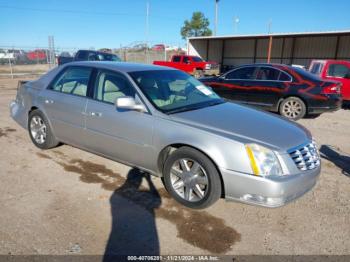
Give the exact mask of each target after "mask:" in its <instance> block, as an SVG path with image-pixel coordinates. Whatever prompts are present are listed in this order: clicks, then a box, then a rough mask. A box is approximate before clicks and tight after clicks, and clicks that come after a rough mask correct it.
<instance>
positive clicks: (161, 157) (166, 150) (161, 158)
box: [157, 143, 225, 197]
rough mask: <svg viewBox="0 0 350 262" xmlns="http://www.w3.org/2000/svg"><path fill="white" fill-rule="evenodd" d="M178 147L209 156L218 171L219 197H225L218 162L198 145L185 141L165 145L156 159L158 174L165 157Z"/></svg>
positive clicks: (162, 166) (161, 170)
mask: <svg viewBox="0 0 350 262" xmlns="http://www.w3.org/2000/svg"><path fill="white" fill-rule="evenodd" d="M180 147H190V148H192V149H194V150H197V151H198V152H201V153H202V154H203V155H205V156H206V157H207V158H209V160H210V161H211V162H212V163H213V164H214V166H215V168H216V170H217V171H218V174H219V177H220V182H221V197H225V185H224V180H223V178H222V175H221V172H220V169H219V166H218V164H217V163H216V162H215V160H214V159H213V158H212V157H210V156H209V155H208V154H206V153H205V152H204V151H203V150H201V149H199V148H198V147H195V146H193V145H189V144H186V143H174V144H170V145H167V146H165V147H164V148H163V149H162V150H161V151H160V153H159V155H158V160H157V168H158V172H159V174H161V175H160V176H161V177H162V176H163V175H162V172H163V168H164V163H165V161H166V159H167V158H168V157H169V156H170V155H171V153H172V152H174V151H175V150H177V149H179V148H180Z"/></svg>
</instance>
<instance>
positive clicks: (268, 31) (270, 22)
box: [267, 19, 272, 34]
mask: <svg viewBox="0 0 350 262" xmlns="http://www.w3.org/2000/svg"><path fill="white" fill-rule="evenodd" d="M271 27H272V19H269V22H268V24H267V33H268V34H271Z"/></svg>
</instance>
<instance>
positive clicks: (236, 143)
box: [10, 62, 329, 208]
mask: <svg viewBox="0 0 350 262" xmlns="http://www.w3.org/2000/svg"><path fill="white" fill-rule="evenodd" d="M262 67H263V66H260V67H259V68H258V69H257V70H258V72H260V71H261V70H262V69H264V68H262ZM264 67H265V66H264ZM267 69H268V70H270V71H271V70H272V69H274V68H273V67H267V68H266V70H267ZM255 70H256V69H254V71H252V72H253V73H254V75H255V76H256V77H257V76H258V75H257V74H256V72H255ZM264 70H265V69H264ZM278 70H279V71H278V73H279V74H278V77H277V79H278V81H280V80H283V83H281V85H282V86H284V83H288V84H289V85H290V88H292V87H291V85H292V83H293V81H294V79H295V80H298V81H299V82H298V83H299V86H300V88H301V89H303V90H305V91H304V92H305V93H310V95H311V96H313V95H315V94H314V93H313V92H312V91H311V89H317V88H318V89H319V88H321V87H322V88H327V87H328V85H329V84H328V83H322V86H321V87H319V86H317V87H315V86H314V85H313V84H312V83H313V82H311V80H309V79H306V77H303V78H301V77H300V76H299V74H298V75H297V74H296V73H295V72H292V71H290V70H289V69H288V70H287V69H283V68H279V69H278ZM283 70H285V71H283ZM233 73H235V74H237V70H236V71H234V72H233ZM226 77H227V76H226ZM261 77H263V76H261ZM289 77H291V78H292V79H290V78H289ZM222 79H223V80H224V79H225V78H222ZM289 80H290V81H289ZM230 85H231V84H230ZM306 86H307V87H306ZM263 88H264V89H266V87H263ZM271 88H275V87H271ZM293 88H294V87H293ZM10 112H11V116H12V118H13V119H14V120H15V121H17V122H18V123H19V124H20V125H21V126H22V127H24V128H26V129H28V133H29V136H30V138H31V140H32V142H33V143H34V144H35V145H36V146H37V147H39V148H41V149H49V148H53V147H55V146H58V145H59V143H66V144H71V145H74V146H76V147H80V148H81V149H83V150H87V151H90V152H93V153H96V154H99V155H101V156H105V157H108V158H110V159H113V160H115V161H118V162H122V163H126V164H128V165H130V166H133V167H139V168H140V169H142V170H145V171H147V172H150V173H151V174H154V175H156V176H159V177H162V178H163V181H164V184H165V187H166V189H167V190H168V192H169V194H170V195H171V196H172V197H173V198H174V199H176V200H177V201H178V202H180V203H182V204H183V205H185V206H187V207H190V208H205V207H208V206H210V205H211V204H213V203H214V202H215V201H217V200H218V199H219V198H220V197H224V198H226V199H228V200H236V201H240V202H243V203H249V204H254V205H261V206H266V207H278V206H281V205H284V204H286V203H288V202H290V201H292V200H294V199H296V198H298V197H300V196H302V195H303V194H304V193H306V192H307V191H309V190H310V189H311V188H312V187H313V186H314V185H315V183H316V181H317V178H318V176H319V174H320V168H321V163H320V157H319V154H318V151H317V147H316V145H315V143H314V141H313V139H312V136H311V134H310V132H309V131H307V130H306V129H305V128H303V127H302V126H300V125H298V124H297V123H295V122H291V121H287V120H285V119H283V118H280V117H277V116H274V115H272V114H269V113H265V112H262V111H259V110H256V109H253V108H249V107H245V106H242V105H239V104H235V103H229V102H227V101H225V100H223V99H222V98H220V97H219V96H218V95H217V94H216V93H215V92H214V91H213V90H211V89H210V88H209V87H206V86H205V85H204V84H202V83H201V82H200V81H198V80H196V79H195V78H193V77H191V76H190V75H188V74H186V73H184V72H181V71H179V70H176V69H171V68H165V67H161V66H152V65H140V64H130V63H113V62H72V63H67V64H64V65H62V66H60V67H56V68H55V69H53V70H51V71H50V72H48V73H47V74H46V75H44V76H42V77H41V78H40V79H38V80H37V81H30V82H27V83H25V84H24V85H21V86H20V87H19V89H18V91H17V96H16V99H15V100H14V101H13V102H12V103H11V104H10ZM73 190H74V189H73Z"/></svg>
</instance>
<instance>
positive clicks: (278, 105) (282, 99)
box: [277, 94, 309, 114]
mask: <svg viewBox="0 0 350 262" xmlns="http://www.w3.org/2000/svg"><path fill="white" fill-rule="evenodd" d="M290 97H296V98H299V99H300V100H301V101H303V102H304V104H305V107H306V114H307V113H308V111H309V106H308V103H307V101H306V99H305V98H304V97H302V96H301V95H298V94H288V95H285V96H284V97H282V98H280V99H279V100H278V102H277V112H279V110H280V107H281V104H282V102H283V101H284V100H286V99H287V98H290Z"/></svg>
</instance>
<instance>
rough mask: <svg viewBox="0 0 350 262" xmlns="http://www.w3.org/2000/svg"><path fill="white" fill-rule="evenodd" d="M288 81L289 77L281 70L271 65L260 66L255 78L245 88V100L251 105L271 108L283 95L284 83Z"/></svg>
mask: <svg viewBox="0 0 350 262" xmlns="http://www.w3.org/2000/svg"><path fill="white" fill-rule="evenodd" d="M290 81H291V77H290V76H289V75H288V74H287V73H285V72H283V71H282V70H280V69H276V68H273V67H272V66H260V67H259V68H258V70H257V71H256V75H255V79H254V80H253V81H251V85H250V86H248V87H247V89H246V101H247V103H248V104H251V105H255V106H259V107H263V108H271V107H273V106H274V105H276V104H277V103H278V101H279V99H280V98H281V97H282V96H283V89H284V88H285V87H286V85H285V83H286V82H290Z"/></svg>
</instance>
